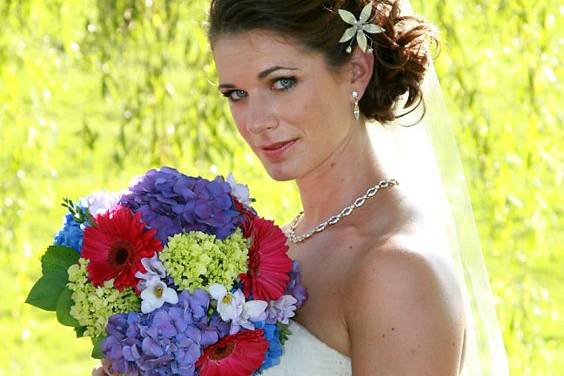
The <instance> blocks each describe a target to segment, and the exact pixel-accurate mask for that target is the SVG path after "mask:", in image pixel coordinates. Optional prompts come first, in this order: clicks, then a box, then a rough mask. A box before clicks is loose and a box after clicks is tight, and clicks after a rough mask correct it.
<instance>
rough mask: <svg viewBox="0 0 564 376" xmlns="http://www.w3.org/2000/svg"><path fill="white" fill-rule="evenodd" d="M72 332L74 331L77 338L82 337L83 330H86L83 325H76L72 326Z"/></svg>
mask: <svg viewBox="0 0 564 376" xmlns="http://www.w3.org/2000/svg"><path fill="white" fill-rule="evenodd" d="M74 332H75V333H76V337H77V338H80V337H84V332H86V327H85V326H77V327H75V328H74Z"/></svg>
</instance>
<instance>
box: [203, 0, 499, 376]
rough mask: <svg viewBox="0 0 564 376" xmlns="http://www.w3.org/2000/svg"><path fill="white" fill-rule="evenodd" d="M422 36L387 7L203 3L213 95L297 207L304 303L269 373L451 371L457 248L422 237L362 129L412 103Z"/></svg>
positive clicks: (425, 30) (409, 202)
mask: <svg viewBox="0 0 564 376" xmlns="http://www.w3.org/2000/svg"><path fill="white" fill-rule="evenodd" d="M432 31H433V28H432V27H431V25H429V24H428V23H426V22H425V21H424V20H422V19H421V18H420V17H416V16H406V15H404V14H402V13H400V7H399V3H397V2H394V1H389V0H377V1H372V2H370V1H366V0H354V1H343V0H332V1H328V0H324V1H321V0H270V1H257V0H214V1H212V3H211V8H210V16H209V39H210V43H211V46H212V51H213V56H214V59H215V63H216V66H217V71H218V75H219V86H218V88H219V90H220V91H221V93H222V95H224V96H225V97H227V98H228V100H229V104H230V108H231V113H232V115H233V119H234V121H235V124H236V125H237V128H238V130H239V132H240V134H241V136H242V137H243V138H244V139H245V141H246V142H247V143H248V145H249V146H250V147H251V149H252V150H253V151H254V152H255V153H256V155H257V156H258V158H259V159H260V160H261V162H262V164H263V166H264V168H265V169H266V171H267V172H268V174H269V175H270V176H271V177H272V178H273V179H275V180H279V181H286V180H295V182H296V184H297V186H298V188H299V193H300V198H301V203H302V206H303V213H300V215H298V216H297V217H296V218H295V220H294V221H293V222H292V223H291V224H290V225H288V226H287V227H286V232H287V234H288V236H289V239H290V256H291V257H292V258H294V259H296V260H299V262H300V264H301V267H302V275H303V284H304V285H305V286H306V287H307V289H308V291H309V300H308V302H307V303H306V304H305V305H304V307H303V308H302V309H301V311H300V312H299V313H298V315H297V316H296V317H295V318H294V319H295V320H294V323H293V325H292V327H291V329H292V330H293V332H294V335H293V336H291V337H290V340H289V343H287V345H286V353H285V355H284V356H283V358H282V360H281V363H280V365H279V366H277V367H274V368H272V369H270V370H267V371H266V373H265V375H269V376H270V375H350V374H354V375H359V376H360V375H433V376H439V375H445V376H446V375H456V374H459V373H461V372H462V369H463V365H464V359H465V352H466V351H465V347H466V346H465V338H467V335H465V334H466V333H467V331H468V330H469V328H468V324H467V323H468V321H469V320H468V318H467V316H466V311H467V309H466V308H465V304H466V303H465V298H464V296H465V295H464V293H463V291H462V287H463V286H461V285H460V284H459V283H458V281H459V279H458V276H457V274H456V272H455V268H454V266H453V265H454V263H453V260H452V258H451V257H449V256H450V255H451V254H452V253H453V250H445V243H444V242H442V241H441V239H440V236H435V234H434V233H433V231H435V230H433V222H434V221H433V220H432V219H430V217H432V216H433V214H434V213H433V211H434V210H435V209H438V208H433V207H431V208H429V209H430V210H428V209H427V208H428V207H429V206H428V205H427V208H426V206H425V200H426V198H425V197H424V196H421V195H416V194H415V195H412V194H411V192H416V191H417V190H418V189H419V188H421V187H424V186H425V185H426V183H427V182H426V180H425V177H423V179H422V180H420V181H417V182H415V181H413V179H411V181H410V180H409V176H408V177H407V180H406V181H405V183H406V184H405V185H406V187H405V188H404V184H403V183H404V182H403V181H401V180H400V179H399V178H398V176H397V175H396V171H395V170H394V169H393V168H390V166H392V165H393V163H384V161H385V160H386V155H385V154H386V151H385V150H386V147H387V148H390V145H386V144H385V142H382V140H383V139H385V137H387V136H386V135H385V132H383V133H382V134H381V136H382V137H379V135H378V134H377V135H376V136H374V135H373V134H372V133H373V132H372V131H371V130H369V127H380V128H382V125H381V124H386V123H392V122H394V121H395V120H396V117H397V116H396V111H395V110H396V104H397V103H399V102H400V101H401V100H403V101H404V107H418V106H417V104H418V103H421V106H424V103H425V102H426V100H427V99H428V98H425V96H424V95H423V91H422V86H421V85H422V82H423V78H424V75H425V72H426V68H427V67H428V66H429V63H430V57H429V56H428V52H427V51H428V49H427V42H428V39H429V38H428V37H431V36H432ZM404 94H405V95H404ZM421 106H419V107H421ZM416 120H418V119H416ZM369 122H378V123H381V124H372V125H368V124H367V123H369ZM414 128H415V127H414ZM382 129H385V128H382ZM411 130H412V129H404V131H411ZM375 138H376V140H375ZM419 142H421V143H423V142H424V140H423V139H421V140H419ZM377 145H381V148H380V147H378V146H377ZM421 157H423V156H421ZM453 157H454V156H453ZM388 159H389V158H388ZM416 159H417V158H416ZM392 162H393V161H392ZM407 167H408V168H409V166H407ZM413 168H414V169H417V167H415V166H414V167H413ZM417 172H418V171H414V175H415V174H417ZM419 172H420V171H419ZM398 173H399V172H398ZM408 174H409V173H408ZM396 178H397V179H396ZM430 179H431V178H430V177H429V180H430ZM398 183H399V184H398ZM422 191H425V189H422ZM355 202H356V205H354V204H353V203H355ZM351 204H353V205H351ZM338 213H342V214H344V215H338ZM332 216H334V217H333V218H332V219H331V220H330V221H327V219H328V218H331V217H332ZM328 222H329V223H328ZM454 252H458V250H455V251H454ZM494 320H495V316H494ZM494 334H495V333H494ZM467 360H468V359H467ZM472 361H473V362H475V361H476V362H477V361H479V360H478V359H477V357H476V356H473V359H472ZM497 361H498V362H499V363H500V364H502V363H503V359H498V360H497ZM468 369H472V370H474V371H467V372H468V373H469V372H472V373H471V374H482V373H481V372H480V373H478V371H476V370H477V369H478V367H477V366H475V365H470V366H469V367H468ZM503 369H504V366H503V365H502V366H500V368H497V371H494V369H493V368H490V369H489V370H490V372H492V373H491V374H492V375H493V374H496V375H500V374H503V373H505V371H504V370H503ZM500 372H501V373H500ZM483 374H486V373H483ZM488 374H490V373H488Z"/></svg>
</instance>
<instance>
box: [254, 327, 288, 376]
mask: <svg viewBox="0 0 564 376" xmlns="http://www.w3.org/2000/svg"><path fill="white" fill-rule="evenodd" d="M253 324H254V325H255V328H256V329H263V330H264V337H265V338H266V339H267V340H268V343H269V346H268V350H267V351H266V354H265V356H264V361H263V363H262V365H261V366H260V368H259V369H258V371H257V374H260V373H262V372H263V371H264V370H266V369H268V368H271V367H274V366H275V365H278V364H280V357H281V356H282V353H283V350H282V343H281V342H280V336H279V333H278V327H277V326H276V325H275V324H267V323H266V322H264V321H259V322H253Z"/></svg>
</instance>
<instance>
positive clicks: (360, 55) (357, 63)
mask: <svg viewBox="0 0 564 376" xmlns="http://www.w3.org/2000/svg"><path fill="white" fill-rule="evenodd" d="M350 64H351V68H352V69H351V72H352V75H351V81H350V84H351V86H352V90H356V91H358V93H359V95H360V97H361V98H362V96H363V95H364V91H365V90H366V87H367V86H368V83H369V82H370V79H371V78H372V73H373V71H374V54H373V53H369V52H363V51H362V50H361V49H360V48H359V47H358V46H356V48H355V49H354V51H353V54H352V57H351V60H350Z"/></svg>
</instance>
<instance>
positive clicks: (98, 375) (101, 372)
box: [92, 359, 118, 376]
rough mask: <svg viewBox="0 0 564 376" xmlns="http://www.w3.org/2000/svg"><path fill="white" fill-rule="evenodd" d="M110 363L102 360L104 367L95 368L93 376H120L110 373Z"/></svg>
mask: <svg viewBox="0 0 564 376" xmlns="http://www.w3.org/2000/svg"><path fill="white" fill-rule="evenodd" d="M111 365H112V363H110V361H109V360H107V359H102V367H98V368H94V369H93V370H92V376H118V373H117V372H114V373H112V372H110V366H111Z"/></svg>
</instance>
